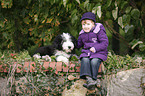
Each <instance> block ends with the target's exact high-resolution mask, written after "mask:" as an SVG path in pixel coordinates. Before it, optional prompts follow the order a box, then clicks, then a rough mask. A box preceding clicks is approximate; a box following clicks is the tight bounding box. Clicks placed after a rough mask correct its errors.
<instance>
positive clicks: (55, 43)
mask: <svg viewBox="0 0 145 96" xmlns="http://www.w3.org/2000/svg"><path fill="white" fill-rule="evenodd" d="M62 40H63V38H62V36H61V35H58V36H56V38H55V39H54V41H53V46H54V47H55V48H56V49H59V50H61V49H62Z"/></svg>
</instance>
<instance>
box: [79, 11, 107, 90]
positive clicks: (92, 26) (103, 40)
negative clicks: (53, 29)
mask: <svg viewBox="0 0 145 96" xmlns="http://www.w3.org/2000/svg"><path fill="white" fill-rule="evenodd" d="M80 21H81V25H82V30H81V32H80V33H79V37H78V48H81V47H83V48H82V51H81V52H82V53H81V55H80V60H81V69H80V78H82V79H86V81H87V83H85V84H84V85H83V86H84V87H86V88H88V89H89V90H93V89H94V88H95V85H96V83H97V81H96V80H97V75H98V69H99V66H100V64H101V62H103V61H105V60H106V59H107V55H108V51H107V47H108V37H107V35H106V31H105V28H104V26H103V25H102V24H101V23H95V22H96V16H95V14H94V13H91V12H87V13H84V14H83V16H82V18H81V20H80Z"/></svg>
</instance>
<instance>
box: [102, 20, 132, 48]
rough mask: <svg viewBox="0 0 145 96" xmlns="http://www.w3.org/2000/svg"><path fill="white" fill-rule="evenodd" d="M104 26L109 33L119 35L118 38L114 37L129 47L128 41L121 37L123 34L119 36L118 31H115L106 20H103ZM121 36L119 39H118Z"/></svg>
mask: <svg viewBox="0 0 145 96" xmlns="http://www.w3.org/2000/svg"><path fill="white" fill-rule="evenodd" d="M104 24H105V26H106V27H107V28H109V32H110V33H111V32H112V33H111V34H113V33H114V34H117V35H118V36H119V38H117V37H116V36H115V38H116V39H118V40H121V41H122V42H124V43H125V44H126V45H127V46H129V48H131V46H130V45H129V43H128V41H126V40H125V38H124V37H123V36H121V35H120V34H119V33H118V32H116V31H115V30H114V29H113V28H112V27H111V26H110V25H109V24H108V21H105V23H104ZM120 38H121V39H120Z"/></svg>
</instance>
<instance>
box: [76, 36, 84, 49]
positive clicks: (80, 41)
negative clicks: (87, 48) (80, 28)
mask: <svg viewBox="0 0 145 96" xmlns="http://www.w3.org/2000/svg"><path fill="white" fill-rule="evenodd" d="M82 46H83V42H82V39H81V36H79V37H78V42H77V48H81V47H82Z"/></svg>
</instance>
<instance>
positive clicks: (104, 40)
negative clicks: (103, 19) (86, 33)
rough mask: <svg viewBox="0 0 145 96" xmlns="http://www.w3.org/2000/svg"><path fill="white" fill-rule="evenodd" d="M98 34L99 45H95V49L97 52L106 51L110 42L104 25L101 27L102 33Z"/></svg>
mask: <svg viewBox="0 0 145 96" xmlns="http://www.w3.org/2000/svg"><path fill="white" fill-rule="evenodd" d="M97 34H98V42H99V43H96V44H94V45H93V47H94V48H95V50H96V52H99V51H102V50H106V49H107V47H108V43H109V42H108V37H107V35H106V31H105V28H104V26H103V25H102V26H101V28H100V31H99V32H98V33H97Z"/></svg>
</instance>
